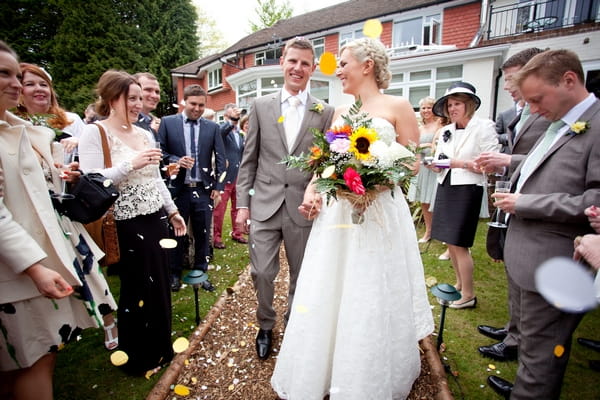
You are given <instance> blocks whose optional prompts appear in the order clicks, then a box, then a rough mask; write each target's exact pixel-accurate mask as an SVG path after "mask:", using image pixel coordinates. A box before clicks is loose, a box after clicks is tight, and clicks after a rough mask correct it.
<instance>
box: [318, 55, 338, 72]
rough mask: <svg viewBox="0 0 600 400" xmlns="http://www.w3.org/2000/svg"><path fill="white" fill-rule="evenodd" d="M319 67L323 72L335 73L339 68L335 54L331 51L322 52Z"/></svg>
mask: <svg viewBox="0 0 600 400" xmlns="http://www.w3.org/2000/svg"><path fill="white" fill-rule="evenodd" d="M319 68H320V69H321V72H322V73H323V74H325V75H333V74H334V73H335V69H336V68H337V61H336V59H335V55H333V53H331V52H329V51H326V52H325V53H323V54H321V58H320V59H319Z"/></svg>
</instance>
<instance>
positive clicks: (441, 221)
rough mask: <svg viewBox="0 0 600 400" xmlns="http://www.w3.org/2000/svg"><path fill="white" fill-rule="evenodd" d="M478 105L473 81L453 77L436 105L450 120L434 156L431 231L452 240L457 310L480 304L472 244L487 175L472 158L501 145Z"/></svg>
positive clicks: (436, 111)
mask: <svg viewBox="0 0 600 400" xmlns="http://www.w3.org/2000/svg"><path fill="white" fill-rule="evenodd" d="M480 104H481V100H480V99H479V97H477V95H476V94H475V87H473V85H471V84H469V83H467V82H455V83H453V84H452V85H451V86H450V88H449V89H448V90H447V92H446V94H445V95H444V96H442V97H441V98H440V99H439V100H438V101H436V103H435V104H434V106H433V112H434V113H435V114H436V115H439V116H446V117H447V118H449V120H450V122H451V123H450V124H449V125H446V126H444V127H443V128H442V132H443V133H442V135H441V137H440V138H439V139H438V144H437V147H436V152H435V156H434V166H435V168H434V171H436V172H438V173H439V174H438V178H437V181H438V188H437V192H436V198H435V207H434V209H435V213H434V214H433V225H432V233H431V236H432V237H433V238H434V239H437V240H440V241H443V242H446V243H447V244H448V249H449V250H450V259H451V260H452V266H453V267H454V272H455V274H456V289H458V290H459V291H461V294H462V298H461V299H460V300H457V301H455V302H453V303H452V304H450V307H451V308H456V309H464V308H474V307H476V306H477V297H476V296H475V290H474V285H473V268H474V265H473V258H472V257H471V253H470V251H469V248H470V247H471V246H473V241H474V239H475V233H476V231H477V223H478V222H479V213H480V210H481V201H482V197H483V193H484V189H483V185H484V177H483V176H482V174H481V171H480V170H478V169H476V168H475V165H474V161H473V160H474V159H475V157H476V156H478V155H479V154H480V153H481V152H483V151H494V150H496V146H497V144H498V139H497V137H496V130H495V128H494V122H493V121H491V120H489V119H482V118H479V117H475V116H474V114H475V111H476V110H477V109H478V108H479V105H480Z"/></svg>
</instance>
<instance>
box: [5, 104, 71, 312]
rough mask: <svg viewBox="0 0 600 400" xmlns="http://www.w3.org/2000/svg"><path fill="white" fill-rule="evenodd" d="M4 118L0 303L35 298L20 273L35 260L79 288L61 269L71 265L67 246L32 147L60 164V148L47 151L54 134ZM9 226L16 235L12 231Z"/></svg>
mask: <svg viewBox="0 0 600 400" xmlns="http://www.w3.org/2000/svg"><path fill="white" fill-rule="evenodd" d="M6 119H7V121H2V120H0V164H1V167H2V169H3V170H4V198H3V200H4V202H3V205H1V206H0V207H1V208H0V218H2V223H1V224H0V229H1V231H0V234H1V235H2V239H1V240H2V242H3V244H2V247H0V250H1V251H2V254H3V256H2V257H0V304H1V303H8V302H13V301H21V300H26V299H30V298H34V297H37V296H40V295H41V294H40V292H39V291H38V290H37V287H36V286H35V284H34V283H33V281H32V280H31V278H29V276H27V275H25V274H23V271H24V270H25V269H26V268H27V267H29V266H31V265H32V264H33V263H35V262H38V261H40V262H41V264H42V265H44V266H46V267H48V268H51V269H53V270H55V271H57V272H58V273H60V274H61V275H62V276H63V278H65V280H66V281H67V282H68V283H69V284H71V285H81V281H80V280H79V278H78V277H77V276H76V274H75V273H74V271H72V269H70V268H67V267H65V266H67V265H71V264H72V262H73V260H71V259H70V256H69V254H70V253H69V252H68V251H67V247H66V246H67V245H69V243H68V241H67V240H65V238H64V234H63V232H62V230H61V228H60V226H59V224H58V220H57V217H56V214H55V211H54V208H53V206H52V202H51V200H50V196H49V195H48V185H47V184H46V180H45V178H44V173H43V171H42V167H41V166H40V162H39V159H38V157H37V155H36V153H35V152H34V150H33V148H32V147H35V149H36V150H37V151H38V152H39V154H40V155H41V156H42V157H43V158H44V159H45V160H46V162H48V163H49V164H50V165H52V164H53V162H54V159H62V158H59V157H60V152H61V149H60V144H58V143H56V146H53V143H54V142H53V139H54V133H53V132H52V131H51V130H50V129H48V128H43V127H39V126H33V125H31V123H29V122H26V121H23V120H21V119H19V118H17V117H16V116H14V115H12V114H10V113H7V118H6ZM53 148H54V149H55V150H56V154H55V155H54V156H53V154H52V149H53ZM53 171H54V176H53V181H54V185H55V186H56V187H60V186H57V185H60V178H59V176H58V172H57V170H56V169H54V170H53ZM4 207H6V208H4ZM11 217H12V220H11ZM13 220H14V222H13ZM15 222H16V223H17V224H18V225H20V226H21V227H22V230H21V229H17V228H15V226H14V225H13V224H14V223H15ZM5 234H7V235H8V236H7V237H5V236H4V235H5ZM7 239H8V240H7Z"/></svg>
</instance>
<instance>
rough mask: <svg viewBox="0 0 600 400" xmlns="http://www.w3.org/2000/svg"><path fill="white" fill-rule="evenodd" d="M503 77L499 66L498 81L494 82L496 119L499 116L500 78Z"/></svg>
mask: <svg viewBox="0 0 600 400" xmlns="http://www.w3.org/2000/svg"><path fill="white" fill-rule="evenodd" d="M501 77H502V69H501V68H498V75H497V76H496V82H495V84H494V106H493V109H492V115H493V116H494V118H493V119H494V121H495V120H496V118H497V117H498V115H497V114H496V112H497V111H498V92H499V91H500V78H501Z"/></svg>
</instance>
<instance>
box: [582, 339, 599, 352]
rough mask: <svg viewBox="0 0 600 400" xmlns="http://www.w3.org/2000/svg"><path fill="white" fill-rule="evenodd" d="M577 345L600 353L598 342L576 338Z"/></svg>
mask: <svg viewBox="0 0 600 400" xmlns="http://www.w3.org/2000/svg"><path fill="white" fill-rule="evenodd" d="M577 343H579V344H580V345H582V346H583V347H587V348H588V349H592V350H595V351H598V352H600V340H593V339H586V338H581V337H580V338H577Z"/></svg>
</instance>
